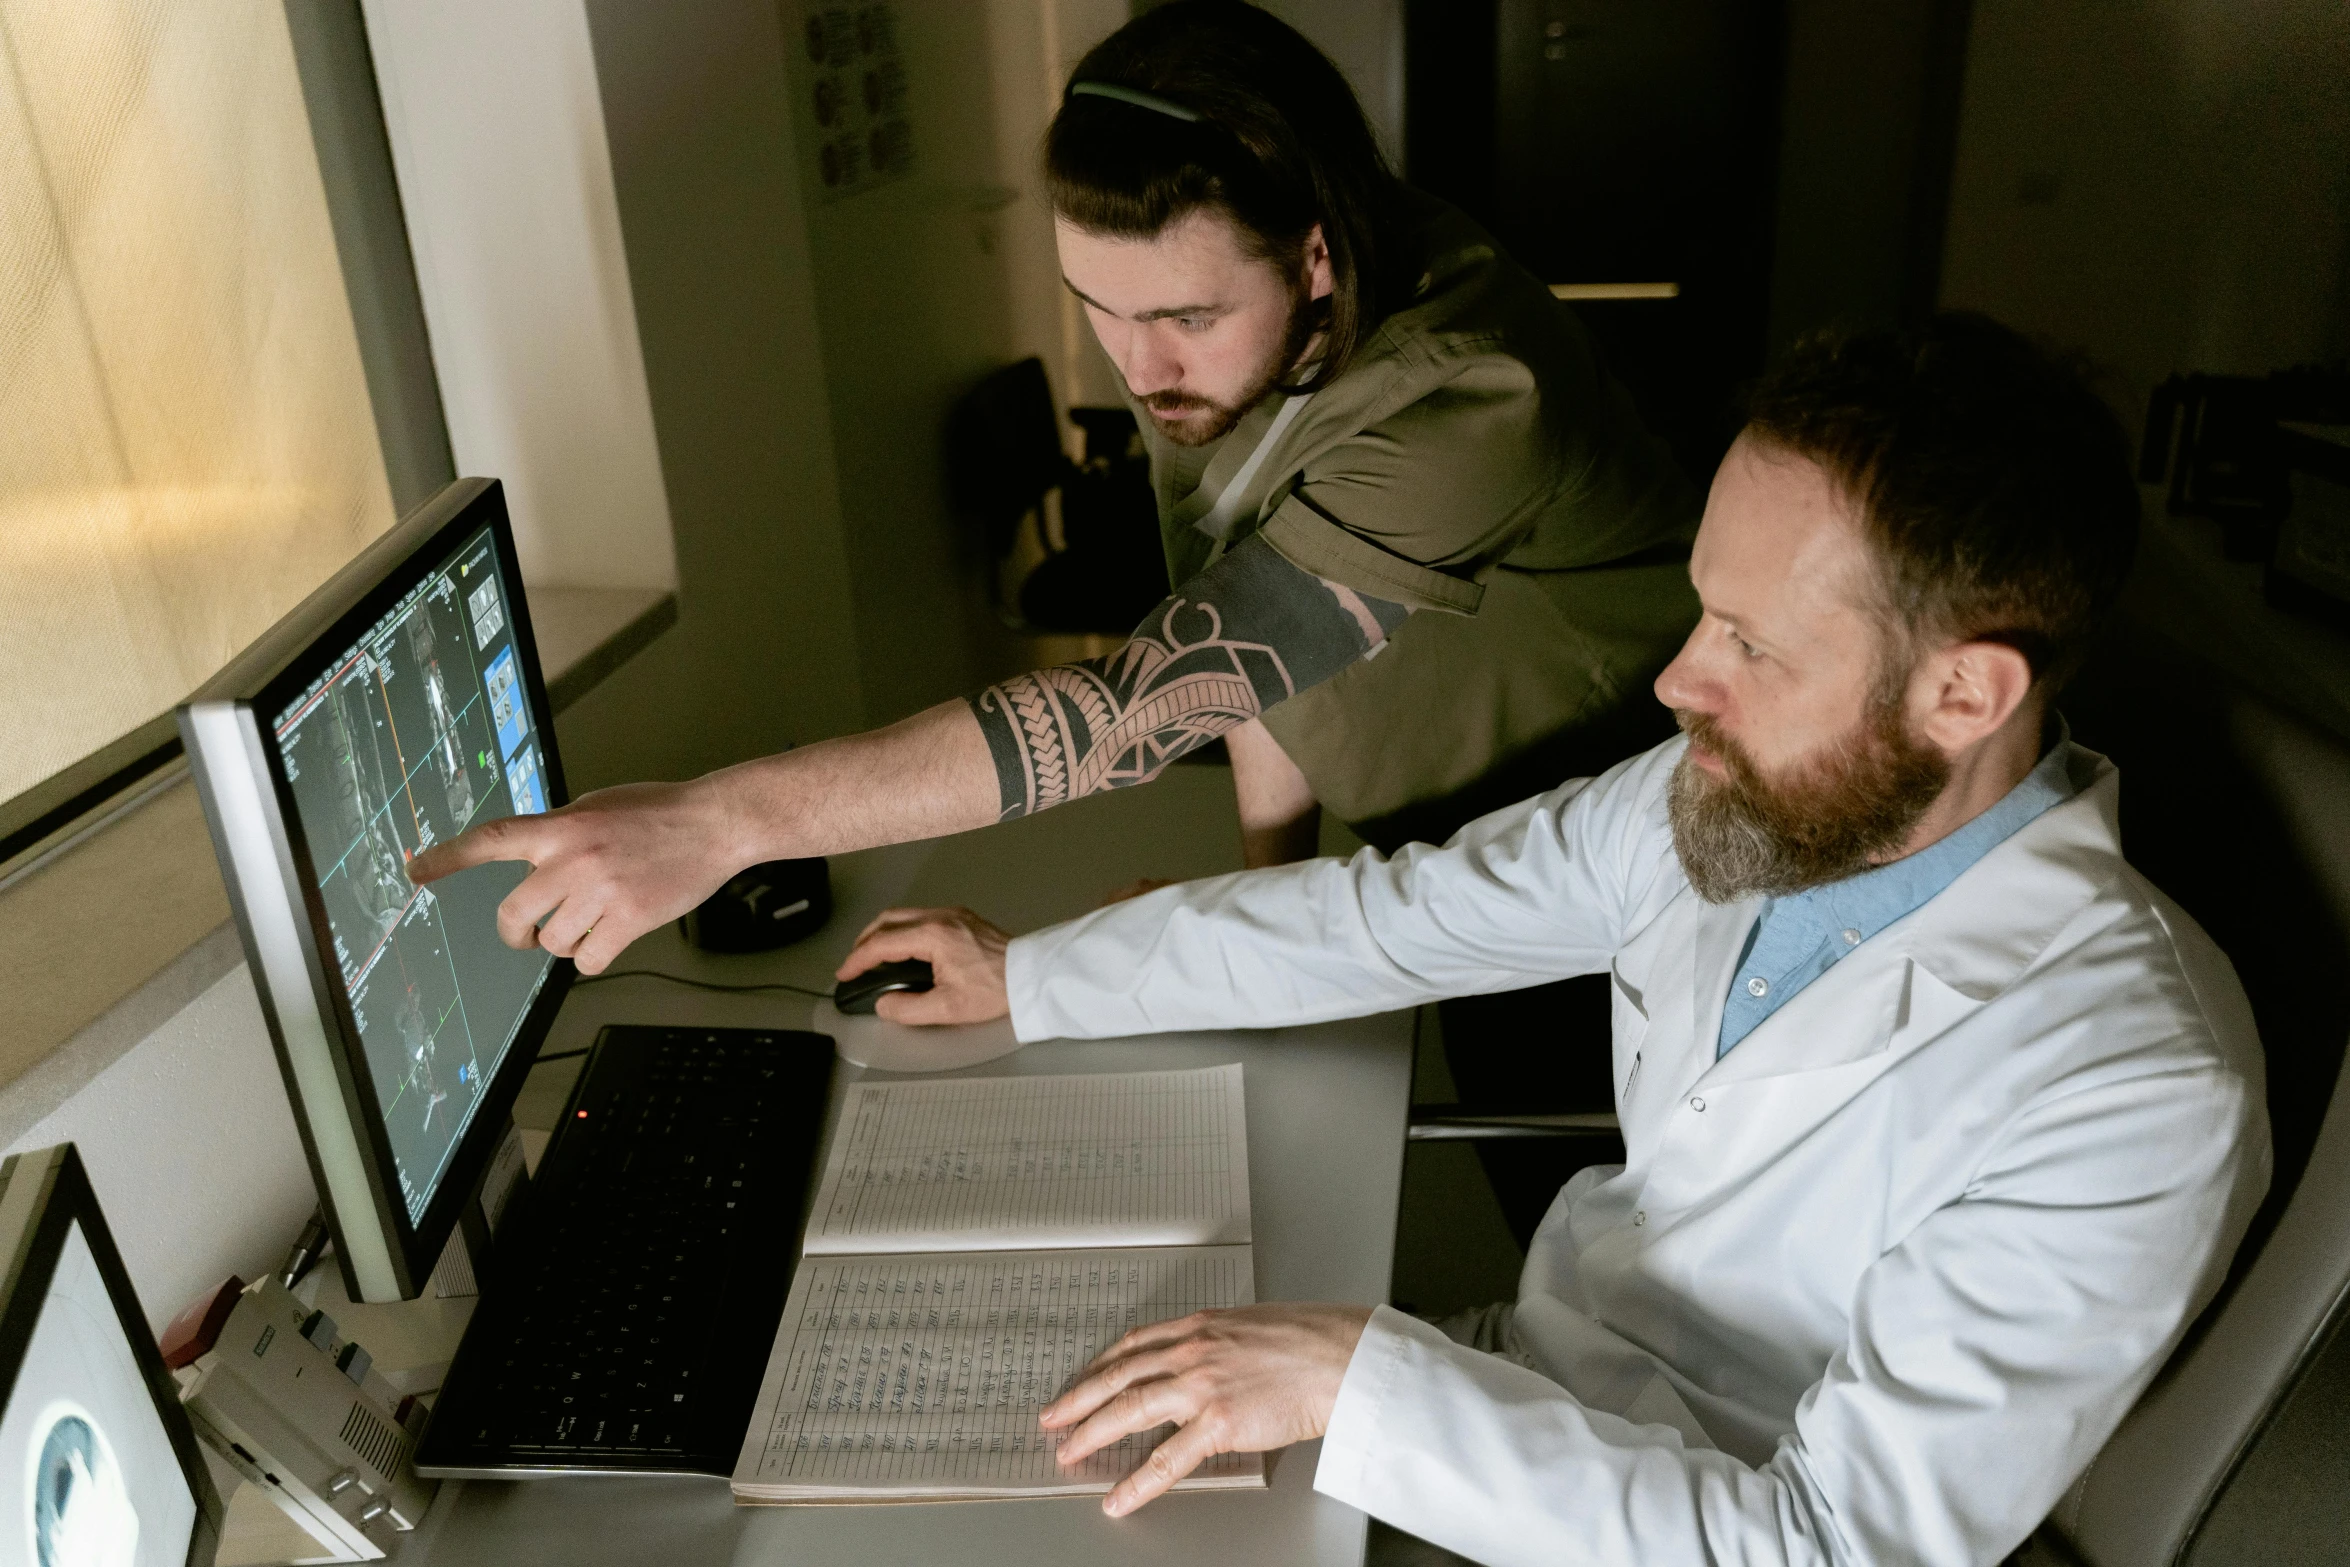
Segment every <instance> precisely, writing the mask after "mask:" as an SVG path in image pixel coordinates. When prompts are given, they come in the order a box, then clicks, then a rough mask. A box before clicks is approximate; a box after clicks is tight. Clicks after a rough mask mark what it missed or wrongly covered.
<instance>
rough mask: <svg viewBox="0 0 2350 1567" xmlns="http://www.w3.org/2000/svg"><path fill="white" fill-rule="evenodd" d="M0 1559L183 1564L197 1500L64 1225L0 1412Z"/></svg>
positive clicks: (72, 1565) (113, 1317)
mask: <svg viewBox="0 0 2350 1567" xmlns="http://www.w3.org/2000/svg"><path fill="white" fill-rule="evenodd" d="M0 1498H5V1504H4V1505H0V1561H23V1562H27V1563H31V1564H33V1567H186V1563H187V1561H188V1547H189V1544H190V1541H191V1538H192V1537H193V1535H194V1533H195V1530H196V1525H197V1516H198V1511H199V1507H198V1502H197V1498H196V1495H195V1493H194V1492H192V1491H191V1490H189V1488H188V1477H187V1474H186V1472H185V1471H184V1470H183V1469H182V1468H181V1466H180V1458H179V1455H178V1453H177V1452H176V1451H175V1450H174V1448H173V1446H172V1440H171V1433H170V1432H169V1431H168V1430H166V1429H165V1427H164V1424H163V1418H162V1416H161V1415H160V1414H159V1413H158V1412H157V1410H156V1407H155V1395H154V1393H153V1392H152V1391H151V1390H150V1389H149V1386H148V1383H147V1380H146V1377H145V1375H144V1373H143V1372H142V1370H141V1368H140V1364H139V1361H138V1360H137V1358H136V1357H135V1356H134V1354H133V1352H132V1349H131V1343H130V1340H129V1338H128V1337H127V1336H126V1335H125V1332H124V1329H123V1319H122V1316H121V1314H120V1312H118V1311H117V1310H116V1308H115V1304H114V1298H113V1296H112V1294H111V1293H110V1292H109V1291H108V1290H107V1288H106V1280H105V1277H104V1275H102V1274H101V1273H100V1272H99V1270H98V1262H97V1258H96V1257H95V1256H94V1255H93V1254H92V1252H91V1250H90V1242H89V1238H88V1237H87V1236H86V1235H84V1234H83V1232H82V1226H81V1223H80V1221H79V1220H76V1221H75V1222H74V1223H73V1224H72V1225H71V1227H70V1228H68V1229H67V1231H66V1234H65V1244H64V1247H63V1249H62V1250H61V1251H60V1252H59V1253H58V1257H57V1266H56V1269H55V1271H53V1272H52V1273H51V1274H50V1277H49V1289H48V1293H47V1295H46V1297H45V1298H44V1299H43V1300H42V1302H41V1306H40V1312H39V1315H38V1316H36V1317H35V1318H34V1319H33V1329H32V1334H31V1337H30V1339H29V1340H28V1341H27V1342H26V1345H25V1351H24V1358H23V1359H22V1361H20V1362H19V1363H18V1366H17V1372H16V1384H15V1386H14V1387H12V1388H11V1389H10V1390H9V1393H8V1407H7V1409H6V1410H5V1411H0Z"/></svg>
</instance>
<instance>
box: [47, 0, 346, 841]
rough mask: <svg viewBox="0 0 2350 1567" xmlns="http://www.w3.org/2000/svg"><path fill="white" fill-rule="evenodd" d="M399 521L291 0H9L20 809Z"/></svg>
mask: <svg viewBox="0 0 2350 1567" xmlns="http://www.w3.org/2000/svg"><path fill="white" fill-rule="evenodd" d="M392 521H393V503H392V497H391V491H390V488H389V486H388V484H387V482H386V477H385V467H384V458H383V451H382V447H381V444H380V441H379V437H378V433H377V425H376V422H375V419H374V417H373V413H372V411H371V408H370V404H369V392H368V383H367V380H366V376H365V373H364V370H363V367H362V364H361V358H360V349H359V344H358V341H357V337H356V334H355V331H354V327H353V322H352V316H351V307H350V304H349V301H348V298H347V295H346V292H345V286H344V279H343V275H342V272H341V270H340V268H339V265H338V261H337V255H336V247H335V236H334V230H333V228H332V226H331V224H330V220H329V213H328V207H327V200H326V193H325V190H324V186H323V183H322V181H321V177H320V173H319V161H318V155H317V152H316V150H315V148H314V145H313V142H312V131H311V126H310V122H309V120H308V119H307V118H306V116H305V110H304V104H303V98H302V86H301V81H300V78H299V76H298V75H297V71H296V62H295V55H294V50H293V46H292V43H291V41H290V40H289V37H288V32H287V22H286V15H285V10H284V7H283V4H282V0H0V801H5V800H7V799H9V798H11V797H13V796H16V795H19V794H21V793H23V792H24V791H26V790H28V789H31V788H33V787H34V786H35V785H37V784H39V783H41V782H42V781H43V780H44V779H47V778H49V777H50V776H51V775H53V774H55V773H57V772H59V771H60V770H62V769H65V768H67V767H69V766H71V765H72V764H74V763H76V762H77V761H79V760H81V759H82V758H84V757H86V756H88V755H89V754H90V753H92V752H94V751H97V750H99V749H100V748H101V747H103V746H105V745H107V744H108V743H109V742H112V741H114V740H116V739H118V738H120V737H121V736H123V735H125V734H127V733H129V732H130V731H131V730H133V729H136V728H137V727H139V726H140V725H141V724H144V723H145V722H147V721H148V720H150V719H152V718H154V717H156V715H158V714H159V713H162V712H164V711H165V710H167V709H168V708H169V707H170V706H171V705H172V704H173V703H174V702H176V701H178V700H179V699H180V698H181V697H182V696H184V695H185V694H186V693H187V692H188V691H189V690H190V689H191V688H193V687H194V686H195V685H196V684H198V683H199V682H200V681H202V680H203V679H204V678H205V677H206V676H208V675H209V674H211V673H212V672H213V671H214V670H215V669H217V668H218V667H219V666H220V665H221V664H223V663H225V662H226V661H227V660H228V659H229V658H230V657H231V656H232V655H233V654H235V653H236V652H237V650H238V649H239V648H241V647H243V646H244V645H245V644H246V643H248V642H250V641H251V640H252V639H253V638H254V637H255V636H257V635H258V634H259V633H260V632H261V631H263V630H264V629H266V628H267V627H268V626H269V625H270V624H271V622H273V621H274V620H276V619H277V618H278V617H279V616H280V615H282V614H283V613H284V612H285V611H286V610H287V609H289V608H291V607H292V606H293V605H294V604H296V603H297V602H299V601H300V600H301V599H302V597H303V596H304V595H305V594H307V593H308V592H309V591H310V590H311V589H312V588H314V587H316V586H317V585H318V584H319V583H320V582H322V581H324V580H325V579H326V578H327V577H328V576H329V575H331V574H332V573H333V572H334V571H335V569H336V568H337V567H339V566H340V565H342V564H343V562H345V561H347V560H348V559H350V558H351V556H352V555H354V554H355V553H356V552H357V551H358V550H359V549H360V547H361V546H363V545H364V544H365V543H366V542H367V541H368V540H369V539H371V538H373V537H374V536H375V535H377V534H378V533H381V532H382V531H383V530H384V529H385V528H387V527H388V526H390V524H391V523H392Z"/></svg>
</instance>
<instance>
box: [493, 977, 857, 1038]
mask: <svg viewBox="0 0 2350 1567" xmlns="http://www.w3.org/2000/svg"><path fill="white" fill-rule="evenodd" d="M608 979H659V980H666V981H668V982H669V983H670V984H672V985H686V986H690V987H692V988H693V989H695V990H714V991H717V992H718V993H719V994H720V995H742V994H746V993H748V992H750V991H754V990H788V991H790V992H791V993H792V994H793V995H795V996H811V997H813V998H815V999H816V1000H818V1001H830V1000H831V999H832V992H831V991H829V990H810V989H809V988H808V987H807V986H805V985H786V984H784V983H782V982H781V981H777V982H776V983H774V984H768V985H713V984H711V983H710V982H709V981H708V980H706V979H687V978H686V977H685V976H684V975H682V974H664V973H662V972H661V971H660V970H659V969H649V968H632V969H622V970H621V971H620V972H619V973H617V974H588V975H583V976H581V977H580V978H578V979H575V980H573V981H572V982H571V987H572V989H574V990H576V989H578V988H579V987H580V986H582V985H601V984H602V983H604V981H606V980H608ZM539 1059H540V1060H541V1061H550V1060H553V1059H554V1058H553V1057H552V1056H541V1057H539Z"/></svg>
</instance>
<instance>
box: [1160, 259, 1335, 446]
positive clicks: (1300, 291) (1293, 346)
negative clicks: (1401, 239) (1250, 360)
mask: <svg viewBox="0 0 2350 1567" xmlns="http://www.w3.org/2000/svg"><path fill="white" fill-rule="evenodd" d="M1306 288H1307V284H1306V281H1305V280H1304V279H1303V278H1300V279H1299V280H1298V281H1297V284H1296V285H1295V287H1293V288H1292V289H1291V291H1290V307H1289V325H1288V326H1287V327H1286V328H1284V329H1283V330H1282V333H1281V341H1280V343H1279V344H1278V345H1276V346H1275V348H1274V350H1273V352H1272V353H1271V354H1269V355H1267V356H1266V358H1265V362H1264V363H1263V364H1262V365H1260V366H1258V367H1257V373H1256V374H1255V375H1253V376H1251V377H1250V378H1249V381H1248V388H1247V390H1246V391H1244V392H1242V393H1241V395H1240V396H1239V397H1238V398H1236V399H1235V400H1234V401H1232V402H1229V403H1219V402H1215V401H1212V400H1211V399H1209V398H1205V397H1200V396H1197V395H1195V394H1193V393H1190V392H1153V393H1151V394H1150V395H1149V396H1148V397H1143V398H1138V399H1137V401H1139V402H1140V403H1141V404H1142V406H1143V407H1144V408H1146V409H1148V410H1149V411H1150V413H1151V422H1152V423H1153V424H1155V425H1157V426H1158V427H1159V433H1160V434H1161V435H1163V436H1165V437H1166V438H1167V439H1168V440H1170V441H1172V442H1174V443H1175V444H1176V445H1177V446H1205V445H1207V444H1208V443H1209V442H1210V441H1220V440H1222V439H1223V438H1224V437H1225V436H1227V435H1229V434H1231V433H1232V427H1233V426H1234V425H1236V424H1238V423H1240V418H1241V415H1243V414H1245V413H1247V412H1248V411H1249V410H1250V409H1251V408H1254V407H1255V406H1256V405H1257V404H1258V403H1260V402H1262V401H1264V398H1265V394H1266V393H1268V392H1270V391H1272V390H1273V388H1274V387H1276V386H1278V385H1279V384H1280V383H1281V382H1282V380H1283V379H1285V378H1286V377H1287V376H1288V375H1289V374H1290V372H1291V371H1293V370H1295V369H1296V368H1297V366H1298V361H1300V360H1302V359H1303V358H1305V356H1306V350H1307V349H1308V348H1309V347H1310V346H1311V345H1312V343H1313V341H1314V337H1315V334H1316V333H1318V332H1320V331H1321V330H1322V318H1323V315H1324V313H1325V312H1323V311H1321V310H1318V309H1316V308H1315V305H1316V303H1317V302H1316V301H1314V300H1311V299H1308V298H1307V297H1306ZM1201 413H1205V414H1206V415H1207V416H1208V417H1206V418H1204V419H1200V418H1187V417H1183V416H1185V415H1195V414H1201ZM1177 421H1179V422H1177Z"/></svg>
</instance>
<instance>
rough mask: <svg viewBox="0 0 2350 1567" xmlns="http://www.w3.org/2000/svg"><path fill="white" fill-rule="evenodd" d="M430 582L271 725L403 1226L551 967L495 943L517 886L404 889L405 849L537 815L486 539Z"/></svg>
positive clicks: (535, 783) (539, 793)
mask: <svg viewBox="0 0 2350 1567" xmlns="http://www.w3.org/2000/svg"><path fill="white" fill-rule="evenodd" d="M429 566H430V569H428V570H426V571H424V572H423V574H422V575H421V576H420V577H419V578H417V580H416V581H415V583H414V585H413V586H412V587H410V588H409V589H408V590H407V591H406V592H404V593H402V594H401V596H400V598H399V599H398V601H397V602H396V603H395V604H394V605H393V607H392V608H391V609H390V610H389V611H388V612H386V613H385V614H384V615H383V616H382V617H381V618H379V619H378V620H376V621H375V623H374V624H373V625H371V626H370V627H368V629H367V630H366V631H365V633H364V634H362V635H361V636H359V637H358V638H357V640H355V641H354V642H352V643H351V644H350V645H349V646H348V647H343V648H339V649H337V650H336V651H335V652H334V654H333V655H332V657H329V658H321V659H318V660H317V662H316V665H315V668H314V671H312V672H311V673H310V675H309V678H308V680H307V682H306V685H305V686H304V688H303V689H302V691H301V694H300V696H299V697H298V698H297V699H296V700H294V701H292V702H290V703H289V704H287V706H286V707H285V709H284V710H283V711H282V712H279V713H276V714H274V715H269V718H268V721H269V725H270V729H271V732H272V734H273V735H274V737H275V741H276V745H277V749H278V755H279V757H280V759H281V760H282V762H283V765H284V768H285V776H286V780H287V783H288V785H289V787H290V790H291V793H292V796H293V802H294V808H295V814H296V815H297V816H298V817H299V819H300V831H301V833H302V836H303V838H304V839H305V840H306V842H307V845H308V848H309V853H310V863H311V866H312V867H313V871H314V875H315V877H316V886H317V891H318V896H319V900H320V902H321V903H322V904H323V905H324V907H325V913H326V921H327V925H328V927H329V929H330V931H331V934H332V938H333V953H332V962H333V963H334V964H335V965H336V966H337V967H339V968H340V971H341V976H342V982H343V987H344V989H345V991H346V992H347V994H348V996H349V999H350V1003H351V1017H352V1019H353V1021H354V1022H355V1023H356V1024H357V1026H358V1029H359V1034H360V1039H361V1041H362V1043H363V1044H364V1047H365V1051H366V1057H367V1065H368V1071H369V1076H370V1077H371V1078H372V1079H373V1082H374V1089H375V1097H376V1111H377V1113H378V1114H380V1115H381V1116H382V1118H383V1124H384V1129H385V1132H386V1135H387V1140H388V1142H389V1145H390V1148H391V1152H392V1159H393V1162H394V1164H395V1166H396V1167H397V1169H398V1172H399V1180H400V1195H401V1197H402V1199H403V1201H404V1202H405V1204H406V1206H407V1210H408V1222H409V1223H411V1224H417V1223H419V1222H420V1221H421V1220H422V1218H423V1216H424V1212H425V1209H426V1208H427V1207H428V1206H429V1205H430V1204H431V1202H432V1199H433V1196H434V1194H435V1192H436V1191H437V1190H438V1186H439V1182H440V1180H441V1177H442V1175H443V1173H444V1172H445V1171H446V1170H447V1169H448V1168H449V1165H450V1162H451V1160H452V1159H453V1158H454V1157H455V1155H456V1152H457V1149H458V1145H459V1143H460V1141H461V1140H462V1139H463V1137H464V1134H465V1131H466V1128H467V1127H468V1125H469V1124H470V1123H471V1121H472V1119H473V1115H474V1111H475V1109H476V1108H477V1106H478V1105H479V1104H480V1102H481V1099H482V1095H483V1092H484V1090H485V1088H486V1087H487V1085H488V1084H489V1082H490V1081H491V1079H493V1078H494V1077H495V1076H496V1075H497V1071H498V1067H499V1065H500V1064H501V1063H502V1062H503V1061H504V1059H505V1057H506V1053H507V1051H508V1050H510V1049H511V1048H512V1047H513V1044H514V1041H515V1036H516V1035H517V1033H518V1032H519V1031H520V1030H521V1028H522V1025H523V1021H524V1019H525V1017H526V1016H527V1015H528V1014H529V1012H530V1009H531V1002H532V1001H533V999H534V998H536V997H537V995H538V993H539V991H540V989H541V988H542V987H543V986H544V985H545V984H546V982H547V976H548V973H549V971H550V970H551V969H552V968H553V967H554V963H555V960H554V959H553V958H551V957H549V956H548V955H547V954H546V953H545V952H544V951H542V950H539V949H536V948H534V949H532V950H530V951H527V952H517V951H515V950H513V949H512V948H509V947H507V946H506V945H505V944H504V943H503V942H501V941H500V940H499V939H498V929H497V910H498V904H499V902H500V901H501V900H502V899H503V898H504V897H505V896H506V894H507V893H509V892H511V891H513V890H514V888H515V887H516V885H518V884H519V883H520V882H521V880H522V878H523V877H524V876H525V875H526V874H528V872H529V867H528V866H526V865H522V864H519V863H515V862H511V861H509V862H502V863H497V864H491V865H483V866H477V867H475V868H474V869H472V870H468V871H463V872H460V873H459V874H457V875H455V876H451V877H449V878H447V879H446V880H443V881H441V882H437V883H435V884H434V885H432V886H430V887H422V888H420V887H415V886H411V885H410V884H409V881H408V874H407V869H406V866H407V863H408V859H409V857H410V856H411V855H414V854H415V853H417V851H419V850H420V849H422V848H424V847H426V846H427V845H429V844H434V843H440V842H443V841H445V840H446V839H449V838H452V837H454V836H455V835H456V834H458V833H460V832H462V831H464V830H465V829H466V828H467V827H470V826H472V825H474V824H475V823H478V822H484V821H489V820H492V819H494V818H496V817H501V816H516V815H530V814H533V813H536V812H539V811H543V810H545V809H546V808H547V796H548V788H547V784H546V781H545V777H544V769H543V765H542V758H543V755H544V751H543V746H542V742H541V739H540V737H539V736H538V735H537V734H536V733H535V732H534V726H533V721H532V717H531V710H530V703H529V701H528V700H527V699H526V696H525V693H524V690H523V684H522V668H521V664H520V659H521V657H522V656H523V655H522V654H521V653H520V652H519V651H518V650H517V648H516V646H515V638H514V627H513V623H512V616H511V614H510V613H509V610H508V605H509V604H510V603H511V601H512V598H513V592H512V584H510V583H508V582H507V581H506V580H505V575H504V572H503V571H502V570H501V568H500V564H499V558H498V551H497V548H496V541H495V538H494V536H493V534H492V532H491V530H490V529H489V528H488V527H486V526H485V527H482V528H480V529H479V530H478V531H476V532H474V533H473V534H472V535H471V536H470V537H468V538H467V539H466V540H465V542H464V543H463V544H462V545H460V546H459V547H458V548H457V549H456V550H455V551H454V552H453V553H451V554H449V555H448V556H447V557H446V558H445V559H441V560H438V561H434V562H430V563H429ZM322 956H323V954H322Z"/></svg>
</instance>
